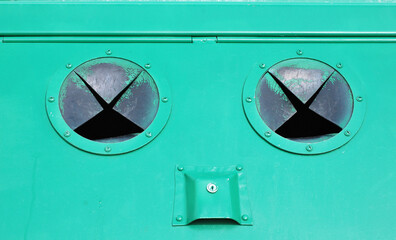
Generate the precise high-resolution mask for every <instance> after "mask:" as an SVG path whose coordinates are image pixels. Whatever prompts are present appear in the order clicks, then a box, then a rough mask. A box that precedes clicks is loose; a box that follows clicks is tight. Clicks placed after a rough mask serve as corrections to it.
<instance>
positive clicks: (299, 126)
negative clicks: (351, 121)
mask: <svg viewBox="0 0 396 240" xmlns="http://www.w3.org/2000/svg"><path fill="white" fill-rule="evenodd" d="M269 74H270V75H271V76H272V78H273V79H274V80H275V81H276V83H277V84H278V85H279V86H280V87H281V89H282V91H283V92H284V93H285V95H286V97H287V98H288V99H289V100H290V102H291V104H293V106H294V108H295V109H296V111H297V112H296V113H295V114H294V115H293V116H292V117H291V118H290V119H289V120H287V121H286V122H285V123H284V124H283V125H281V126H280V127H279V128H278V129H277V130H276V131H275V132H276V133H277V134H279V135H281V136H283V137H285V138H304V137H318V136H322V135H326V134H331V133H339V132H340V131H341V130H342V128H341V127H339V126H338V125H336V124H334V123H333V122H331V121H329V120H328V119H326V118H324V117H322V116H320V115H319V114H317V113H316V112H314V111H312V110H311V109H309V106H310V105H311V104H312V103H313V102H314V100H315V99H316V97H317V96H318V94H319V92H320V91H321V90H322V88H323V86H324V85H325V83H326V82H327V81H328V79H329V78H330V76H331V75H330V76H329V77H328V78H327V79H326V81H324V82H323V83H322V85H321V86H320V87H319V89H318V90H317V91H316V92H315V93H314V94H313V95H312V97H311V98H310V99H309V100H308V101H307V102H306V103H305V104H304V103H303V102H302V101H301V100H300V99H299V98H298V97H297V96H296V95H294V94H293V93H292V92H291V91H290V90H289V89H288V88H287V87H286V86H285V85H284V84H283V83H282V82H281V81H280V80H279V79H278V78H277V77H276V76H275V75H274V74H272V73H270V72H269Z"/></svg>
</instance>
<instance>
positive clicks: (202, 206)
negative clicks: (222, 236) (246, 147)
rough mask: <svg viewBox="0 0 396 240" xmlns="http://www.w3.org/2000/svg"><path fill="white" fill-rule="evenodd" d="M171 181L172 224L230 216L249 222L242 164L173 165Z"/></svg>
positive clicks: (248, 204)
mask: <svg viewBox="0 0 396 240" xmlns="http://www.w3.org/2000/svg"><path fill="white" fill-rule="evenodd" d="M175 181H176V187H175V202H174V209H173V225H174V226H176V225H187V224H190V223H191V222H193V221H195V220H198V219H231V220H234V221H235V222H237V223H238V224H240V225H252V213H251V210H250V203H249V198H248V192H247V186H246V176H245V173H244V170H243V168H242V166H239V165H238V166H229V167H197V166H186V167H182V166H177V167H176V169H175Z"/></svg>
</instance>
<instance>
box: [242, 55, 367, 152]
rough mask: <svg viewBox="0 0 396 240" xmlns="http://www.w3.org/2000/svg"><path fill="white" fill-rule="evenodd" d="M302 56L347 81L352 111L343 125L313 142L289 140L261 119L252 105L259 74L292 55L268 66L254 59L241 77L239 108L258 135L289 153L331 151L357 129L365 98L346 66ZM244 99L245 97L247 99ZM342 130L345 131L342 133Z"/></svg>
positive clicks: (354, 133)
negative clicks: (244, 77) (246, 76)
mask: <svg viewBox="0 0 396 240" xmlns="http://www.w3.org/2000/svg"><path fill="white" fill-rule="evenodd" d="M298 58H304V59H312V60H316V61H319V62H322V63H324V64H326V65H329V66H331V67H333V68H334V69H335V70H336V71H337V72H339V73H340V74H341V75H342V76H343V77H344V78H345V79H346V81H347V83H348V84H349V87H350V89H351V92H352V97H353V101H354V104H353V112H352V116H351V119H350V120H349V122H348V124H347V126H346V127H345V128H344V129H343V130H342V131H341V132H339V133H338V134H336V135H335V136H334V137H331V138H329V139H326V140H323V141H320V142H313V143H303V142H296V141H292V140H289V139H287V138H284V137H282V136H280V135H279V134H277V133H275V131H273V130H271V129H270V128H269V127H268V126H267V125H266V124H265V123H264V121H263V120H262V119H261V117H260V114H259V112H258V111H257V107H256V99H255V98H256V94H255V92H256V87H257V85H258V83H259V81H260V79H261V77H262V76H263V75H264V74H265V73H266V72H267V71H268V69H269V68H271V67H272V66H274V65H275V64H277V63H279V62H281V61H285V60H288V59H296V58H295V57H291V58H287V59H283V60H281V61H277V62H274V63H272V64H269V65H267V66H270V67H268V68H265V69H262V68H261V67H260V64H259V63H256V64H255V66H254V68H253V70H252V72H251V73H250V74H249V76H248V78H247V79H246V81H245V84H244V87H243V94H242V104H243V109H244V112H245V115H246V118H247V119H248V121H249V123H250V125H251V126H252V127H253V129H254V130H255V131H256V132H257V134H259V135H260V136H261V137H262V138H264V139H265V140H266V141H267V142H269V143H270V144H272V145H273V146H275V147H277V148H279V149H282V150H285V151H287V152H291V153H297V154H309V155H312V154H320V153H326V152H330V151H333V150H335V149H337V148H340V147H341V146H343V145H344V144H346V143H347V142H349V141H350V140H351V139H352V138H353V137H354V136H355V135H356V133H357V132H358V131H359V129H360V127H361V125H362V123H363V120H364V116H365V112H366V100H365V97H364V96H365V95H364V93H363V92H362V89H361V86H360V82H359V80H358V79H356V78H355V77H352V76H351V75H352V73H351V72H349V71H348V68H345V67H343V68H337V66H336V64H334V65H331V64H328V63H326V62H323V61H320V60H318V59H315V58H309V57H298ZM358 96H359V97H363V101H357V100H356V98H357V97H358ZM247 99H248V100H247ZM346 131H349V134H345V132H346Z"/></svg>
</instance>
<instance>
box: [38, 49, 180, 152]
mask: <svg viewBox="0 0 396 240" xmlns="http://www.w3.org/2000/svg"><path fill="white" fill-rule="evenodd" d="M106 57H107V58H120V59H124V60H127V61H131V62H133V63H135V64H137V65H139V66H140V67H141V68H142V69H145V71H147V73H148V74H149V75H150V76H151V77H152V78H153V79H154V82H155V84H156V85H157V88H158V95H159V96H158V97H159V98H158V100H159V106H158V111H157V114H156V116H155V118H154V120H153V122H152V123H151V124H150V125H149V126H148V127H147V128H146V129H145V130H144V131H143V132H142V133H140V134H139V135H138V136H136V137H134V138H131V139H129V140H126V141H123V142H117V143H101V142H96V141H92V140H89V139H86V138H84V137H82V136H80V135H78V134H77V133H75V132H74V131H73V130H72V129H71V128H70V127H69V125H67V123H66V122H65V120H64V119H63V117H62V114H61V111H60V108H59V92H60V89H61V86H62V83H63V81H64V80H65V78H66V77H67V75H68V74H69V73H70V72H71V71H73V69H74V67H73V68H68V67H64V66H63V68H62V69H63V70H61V71H59V72H58V73H57V75H56V76H55V77H54V78H53V80H52V81H51V82H50V83H49V86H48V89H47V93H46V99H45V103H46V105H45V106H46V111H47V115H48V119H49V120H50V122H51V125H52V127H53V128H54V129H55V130H56V132H57V133H58V134H59V136H60V137H61V138H63V139H64V140H65V141H66V142H68V143H70V144H71V145H73V146H74V147H76V148H78V149H81V150H83V151H86V152H90V153H96V154H101V155H116V154H122V153H127V152H131V151H134V150H136V149H138V148H141V147H143V146H144V145H146V144H147V143H149V142H150V141H152V140H153V139H154V138H155V137H156V136H158V134H159V133H160V132H161V131H162V129H163V128H164V127H165V125H166V123H167V121H168V119H169V116H170V113H171V109H172V97H171V95H170V90H169V87H168V84H167V81H166V79H164V78H163V77H162V76H161V77H159V74H158V73H157V72H156V70H155V67H151V66H150V69H147V68H145V67H144V65H145V63H143V64H142V63H139V62H136V61H132V60H130V59H128V58H126V57H123V56H115V55H112V56H98V57H96V58H106ZM96 58H91V59H88V60H85V61H81V62H80V63H79V64H78V65H76V67H78V66H80V65H81V64H83V63H84V62H86V61H89V60H92V59H96ZM50 98H51V101H49V99H50ZM52 98H54V99H52ZM163 98H167V100H166V101H162V99H163ZM65 133H67V134H65Z"/></svg>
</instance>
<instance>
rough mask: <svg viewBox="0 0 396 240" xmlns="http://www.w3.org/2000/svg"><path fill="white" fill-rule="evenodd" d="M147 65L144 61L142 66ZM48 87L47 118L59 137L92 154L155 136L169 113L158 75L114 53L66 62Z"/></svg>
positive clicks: (138, 144)
mask: <svg viewBox="0 0 396 240" xmlns="http://www.w3.org/2000/svg"><path fill="white" fill-rule="evenodd" d="M146 65H147V66H149V65H148V64H146ZM63 69H64V70H63V71H60V72H59V76H55V77H53V79H54V80H53V81H51V82H50V85H49V87H48V90H47V101H46V108H47V114H48V117H49V119H50V121H51V123H52V125H53V127H54V128H55V130H56V131H57V132H58V133H59V135H60V136H61V137H63V139H64V140H66V141H67V142H69V143H71V144H72V145H74V146H76V147H78V148H80V149H82V150H85V151H88V152H93V153H99V154H106V155H108V154H119V153H125V152H129V151H132V150H135V149H137V148H139V147H141V146H143V145H145V144H147V143H148V142H150V141H151V140H152V139H154V138H155V137H156V136H157V135H158V134H159V133H160V131H161V130H162V128H163V127H164V126H165V124H166V122H167V120H168V118H169V115H170V112H171V98H170V95H169V89H168V87H167V84H166V82H165V80H164V79H163V77H160V78H161V79H160V80H158V81H154V78H153V77H152V76H153V75H152V74H154V76H159V75H160V74H159V73H156V70H155V67H151V65H150V74H149V73H148V72H147V71H146V70H145V69H144V68H142V67H141V66H140V65H138V64H136V63H134V62H131V61H129V60H126V59H123V58H117V57H102V58H96V59H92V60H89V61H87V62H84V63H82V64H81V65H79V66H77V67H76V68H74V69H73V70H71V69H72V65H71V64H66V68H63Z"/></svg>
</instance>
